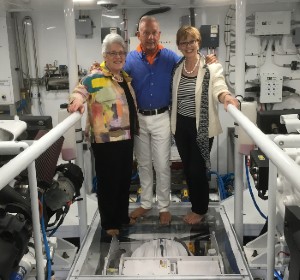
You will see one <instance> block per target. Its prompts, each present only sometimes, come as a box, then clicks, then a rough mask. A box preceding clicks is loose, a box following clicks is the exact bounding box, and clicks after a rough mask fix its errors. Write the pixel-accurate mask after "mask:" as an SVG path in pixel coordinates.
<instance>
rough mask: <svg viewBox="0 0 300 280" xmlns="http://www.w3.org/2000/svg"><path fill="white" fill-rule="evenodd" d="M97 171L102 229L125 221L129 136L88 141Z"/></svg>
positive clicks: (130, 155)
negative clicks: (91, 142) (95, 142)
mask: <svg viewBox="0 0 300 280" xmlns="http://www.w3.org/2000/svg"><path fill="white" fill-rule="evenodd" d="M92 148H93V152H94V157H95V169H96V175H97V182H98V185H97V196H98V207H99V212H100V216H101V226H102V228H103V229H105V230H107V229H119V228H120V227H121V225H122V224H128V223H129V217H128V208H129V188H130V182H131V175H132V164H133V140H125V141H117V142H109V143H101V144H92Z"/></svg>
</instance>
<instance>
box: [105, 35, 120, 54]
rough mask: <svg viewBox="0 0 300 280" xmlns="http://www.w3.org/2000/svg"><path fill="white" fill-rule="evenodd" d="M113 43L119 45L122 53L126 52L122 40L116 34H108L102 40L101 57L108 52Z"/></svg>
mask: <svg viewBox="0 0 300 280" xmlns="http://www.w3.org/2000/svg"><path fill="white" fill-rule="evenodd" d="M113 43H116V44H119V45H120V46H122V48H123V49H124V51H126V45H125V41H124V39H123V38H122V37H121V36H120V35H119V34H117V33H110V34H107V35H106V36H105V38H104V40H103V43H102V55H104V54H105V53H106V52H107V51H108V49H109V47H110V45H111V44H113Z"/></svg>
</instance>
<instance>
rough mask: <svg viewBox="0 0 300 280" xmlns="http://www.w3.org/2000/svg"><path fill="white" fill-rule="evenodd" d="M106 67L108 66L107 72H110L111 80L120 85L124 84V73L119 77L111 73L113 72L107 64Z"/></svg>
mask: <svg viewBox="0 0 300 280" xmlns="http://www.w3.org/2000/svg"><path fill="white" fill-rule="evenodd" d="M105 66H106V68H107V70H108V71H109V73H110V74H111V78H112V79H113V80H114V81H116V82H118V83H122V82H123V80H124V79H123V75H122V73H119V75H118V76H117V75H115V74H114V73H113V72H111V70H110V69H109V68H108V67H107V65H106V64H105Z"/></svg>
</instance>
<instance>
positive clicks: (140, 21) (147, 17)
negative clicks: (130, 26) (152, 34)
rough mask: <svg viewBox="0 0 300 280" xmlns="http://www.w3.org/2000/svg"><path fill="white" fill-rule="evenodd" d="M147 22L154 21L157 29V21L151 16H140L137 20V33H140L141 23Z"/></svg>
mask: <svg viewBox="0 0 300 280" xmlns="http://www.w3.org/2000/svg"><path fill="white" fill-rule="evenodd" d="M148 21H154V22H156V23H157V25H158V27H159V22H158V21H157V19H156V18H155V17H153V16H142V17H141V18H140V20H139V26H138V31H140V27H141V25H142V23H143V22H148Z"/></svg>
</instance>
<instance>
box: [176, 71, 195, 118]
mask: <svg viewBox="0 0 300 280" xmlns="http://www.w3.org/2000/svg"><path fill="white" fill-rule="evenodd" d="M196 80H197V76H196V77H187V76H184V75H181V78H180V82H179V86H178V93H177V113H178V114H180V115H182V116H186V117H191V118H196V108H195V107H196V104H195V88H196Z"/></svg>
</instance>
